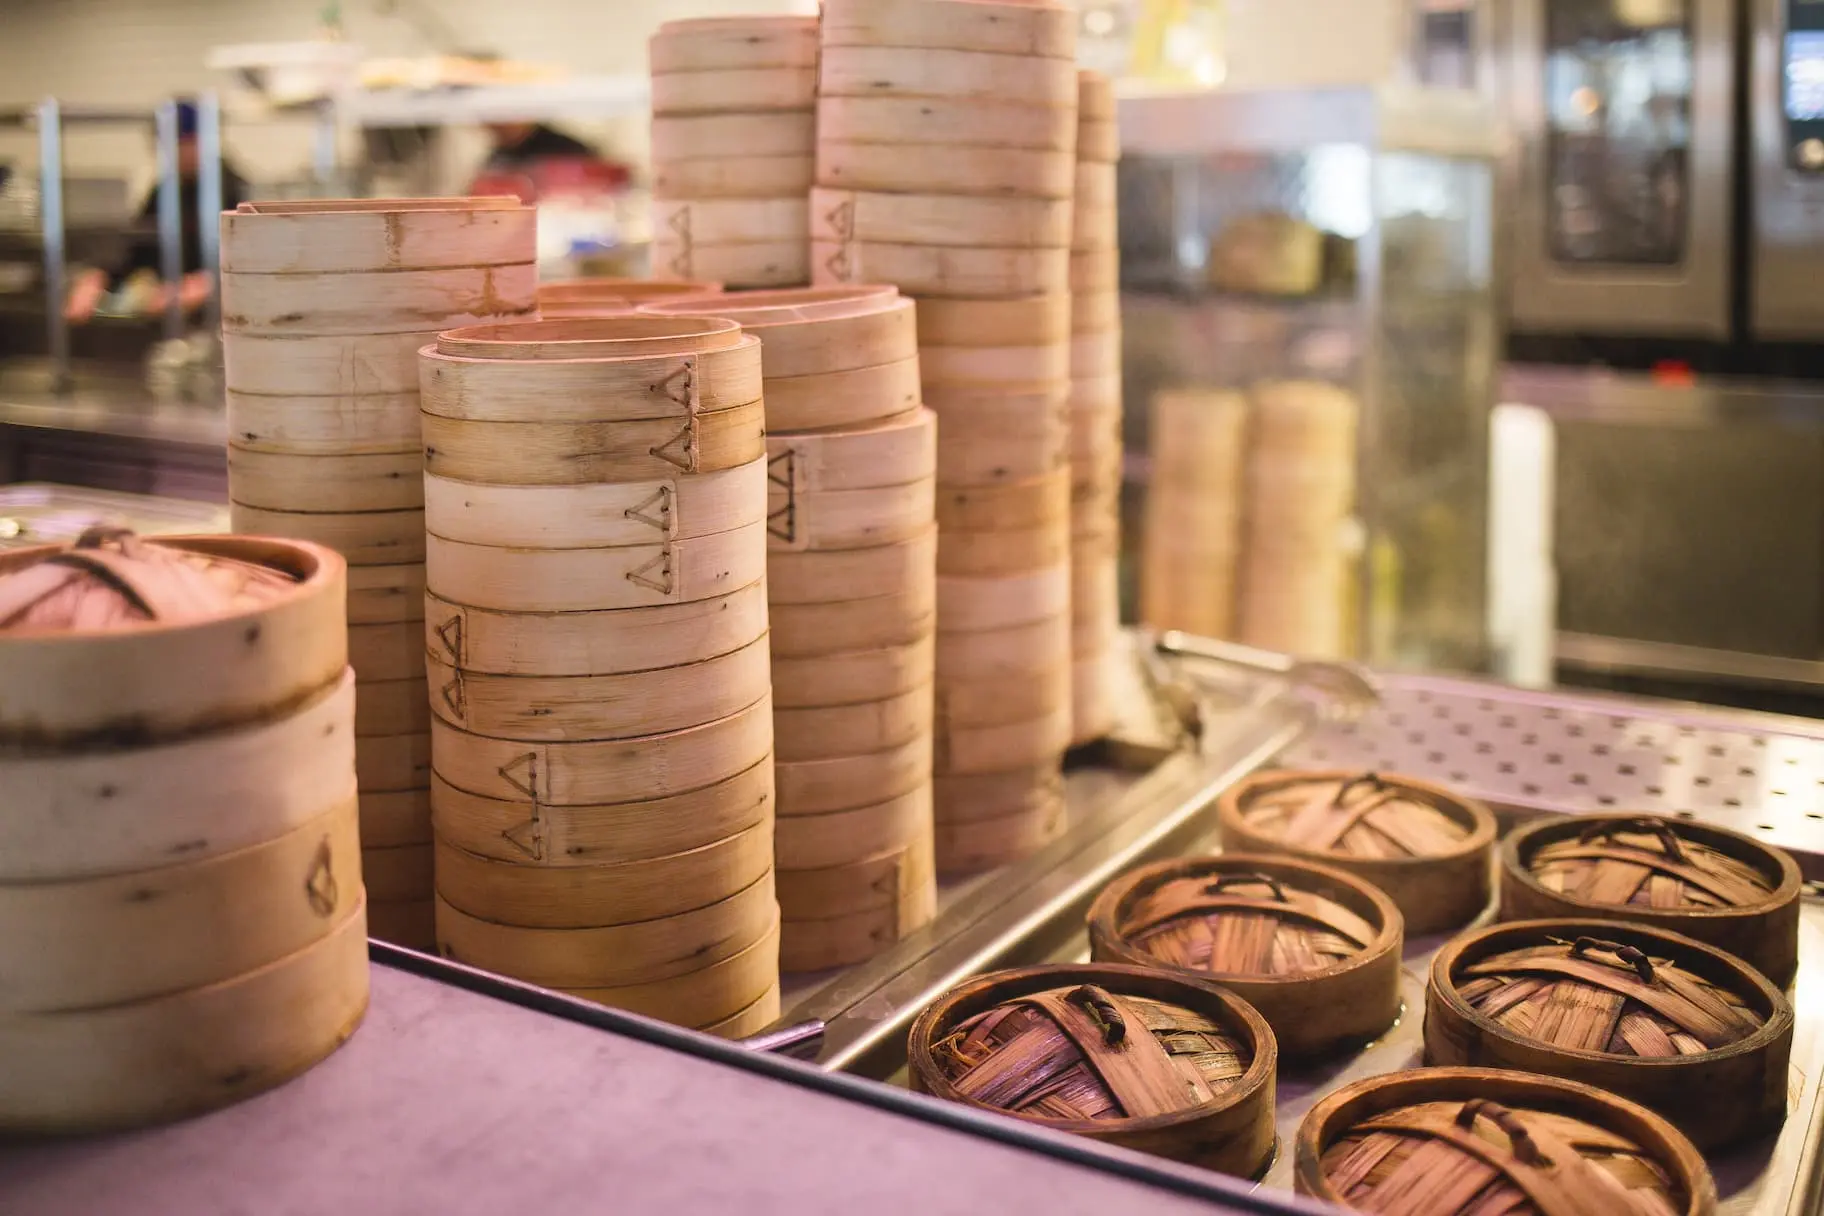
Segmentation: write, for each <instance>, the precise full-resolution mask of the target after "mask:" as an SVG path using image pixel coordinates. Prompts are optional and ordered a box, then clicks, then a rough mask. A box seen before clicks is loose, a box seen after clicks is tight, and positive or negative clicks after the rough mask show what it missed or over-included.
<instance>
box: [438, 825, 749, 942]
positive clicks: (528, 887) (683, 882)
mask: <svg viewBox="0 0 1824 1216" xmlns="http://www.w3.org/2000/svg"><path fill="white" fill-rule="evenodd" d="M436 859H437V862H436V864H437V895H438V898H440V899H442V900H443V901H444V902H445V903H447V904H449V905H450V906H451V907H453V908H457V909H460V910H462V911H465V912H468V913H469V914H470V915H471V916H485V917H486V918H487V919H489V920H497V921H499V922H500V923H501V924H508V925H519V926H521V927H524V928H529V929H587V928H594V927H597V926H600V925H625V924H632V923H635V922H638V921H647V920H657V919H659V918H661V917H666V916H676V915H678V914H679V913H682V912H690V911H694V910H695V909H697V908H701V907H706V906H708V905H709V904H712V903H716V902H718V901H720V900H723V899H726V898H727V897H729V896H730V895H733V894H735V893H736V892H737V891H742V890H745V889H746V888H747V887H749V886H752V885H753V884H754V883H755V882H756V881H758V880H759V879H760V878H761V876H762V875H764V874H766V873H767V871H769V870H771V869H772V865H773V825H772V821H771V820H770V819H768V820H762V821H761V822H760V823H757V824H755V825H754V826H753V827H750V828H747V829H745V830H743V831H741V832H739V833H737V834H736V835H734V836H730V837H728V838H726V839H724V840H718V841H714V842H712V843H710V844H707V845H703V846H701V847H699V848H696V849H692V850H690V851H689V852H686V853H674V854H672V855H671V856H668V857H649V858H645V859H642V860H640V861H628V862H616V863H613V864H606V865H582V866H522V865H517V864H515V863H512V862H502V861H494V860H492V859H489V858H486V857H480V856H477V855H476V854H473V853H467V852H464V851H463V850H462V849H459V848H456V847H455V846H454V845H450V844H447V843H445V842H443V841H439V842H438V843H437V845H436Z"/></svg>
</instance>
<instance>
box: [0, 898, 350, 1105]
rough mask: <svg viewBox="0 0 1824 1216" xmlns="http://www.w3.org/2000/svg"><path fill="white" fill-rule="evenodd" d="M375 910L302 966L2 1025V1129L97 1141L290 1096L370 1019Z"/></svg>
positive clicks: (5, 1017)
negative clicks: (295, 1082) (280, 1091)
mask: <svg viewBox="0 0 1824 1216" xmlns="http://www.w3.org/2000/svg"><path fill="white" fill-rule="evenodd" d="M367 989H368V969H367V917H366V912H365V907H364V904H363V901H361V900H360V899H359V898H357V901H356V903H355V905H354V907H353V909H352V910H351V911H350V912H349V913H348V915H347V916H345V917H344V918H343V920H342V922H341V923H340V924H339V925H337V926H335V927H334V928H333V929H331V930H330V932H329V933H328V934H327V935H325V936H323V937H321V938H319V939H318V940H316V941H315V942H312V943H311V944H310V945H308V946H305V947H304V948H303V949H301V950H299V951H297V952H296V953H294V954H291V955H288V956H286V957H284V958H281V959H276V960H274V961H271V962H269V963H267V964H266V965H264V966H262V967H260V968H258V969H257V970H254V971H249V972H246V973H244V974H242V975H238V976H235V977H233V978H231V979H227V980H224V981H222V982H220V983H217V984H212V985H209V986H207V987H202V988H192V989H189V990H187V991H183V992H176V993H170V994H167V995H162V996H157V997H153V998H151V999H148V1000H143V1001H133V1002H128V1003H126V1004H118V1005H109V1006H103V1007H100V1008H94V1009H80V1010H62V1011H58V1012H54V1013H43V1014H11V1013H7V1014H0V1129H3V1130H5V1131H7V1132H9V1133H14V1134H20V1133H25V1134H33V1135H43V1134H64V1133H73V1132H96V1131H104V1130H109V1129H116V1128H126V1127H134V1126H140V1125H144V1124H148V1123H155V1122H160V1121H165V1120H171V1119H177V1118H181V1117H183V1116H185V1115H191V1114H197V1113H200V1112H202V1111H205V1110H212V1109H215V1108H217V1107H220V1106H224V1105H227V1104H229V1103H232V1102H237V1101H239V1100H241V1099H243V1098H247V1097H251V1096H252V1095H253V1094H256V1093H260V1092H263V1091H265V1090H268V1089H271V1088H273V1087H274V1086H277V1085H280V1084H283V1083H284V1082H286V1081H288V1080H290V1079H291V1078H292V1077H295V1076H297V1075H298V1074H299V1073H302V1072H304V1071H305V1070H307V1069H309V1068H310V1067H312V1066H313V1065H315V1064H316V1063H317V1062H318V1061H320V1060H322V1059H323V1057H325V1056H327V1055H328V1054H329V1053H330V1052H332V1051H334V1050H335V1049H336V1048H337V1047H339V1046H341V1044H342V1042H343V1041H344V1040H345V1039H347V1038H348V1037H349V1035H351V1034H353V1033H354V1031H355V1027H356V1026H358V1025H359V1024H360V1022H361V1017H362V1015H363V1014H364V1013H365V1012H366V1010H367Z"/></svg>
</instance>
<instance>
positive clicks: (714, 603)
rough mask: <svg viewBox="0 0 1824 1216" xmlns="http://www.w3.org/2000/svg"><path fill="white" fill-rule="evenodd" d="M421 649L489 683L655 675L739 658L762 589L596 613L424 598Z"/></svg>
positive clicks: (754, 627)
mask: <svg viewBox="0 0 1824 1216" xmlns="http://www.w3.org/2000/svg"><path fill="white" fill-rule="evenodd" d="M424 627H425V645H426V647H427V649H428V650H429V651H430V653H431V654H432V655H434V656H436V657H437V658H438V659H439V660H440V661H443V662H447V663H450V664H452V665H454V666H457V667H460V668H462V669H463V670H465V671H471V672H486V673H490V674H494V675H544V676H563V675H578V676H584V675H612V674H614V673H615V672H625V671H654V670H658V669H659V668H665V667H676V666H680V665H683V664H687V663H691V662H696V661H699V660H701V659H704V658H713V657H715V656H717V655H723V654H727V653H729V652H730V651H734V650H738V649H740V648H741V647H743V646H745V645H747V644H748V643H750V642H752V641H753V640H754V639H756V638H759V637H762V636H764V635H765V633H766V630H767V610H766V585H765V583H764V582H762V581H761V580H758V579H756V580H754V581H753V582H752V583H749V584H748V585H747V586H745V587H742V588H739V589H737V590H735V591H730V592H727V593H725V594H722V595H717V596H712V597H710V598H708V599H704V600H695V601H691V602H689V603H682V604H661V605H659V606H657V607H652V608H624V609H612V610H607V611H599V612H550V611H544V612H531V613H517V612H490V611H488V610H486V609H482V608H471V607H468V606H466V605H463V604H457V603H452V602H451V601H449V600H446V599H443V598H442V597H440V596H437V595H434V594H427V595H426V597H425V618H424Z"/></svg>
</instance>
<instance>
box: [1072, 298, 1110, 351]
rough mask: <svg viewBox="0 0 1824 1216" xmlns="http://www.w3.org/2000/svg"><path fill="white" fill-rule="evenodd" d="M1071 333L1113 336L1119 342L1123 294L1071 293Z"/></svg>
mask: <svg viewBox="0 0 1824 1216" xmlns="http://www.w3.org/2000/svg"><path fill="white" fill-rule="evenodd" d="M1070 332H1071V333H1073V334H1106V335H1112V336H1113V337H1114V338H1115V340H1117V341H1119V339H1120V334H1121V293H1120V292H1118V291H1073V292H1071V294H1070Z"/></svg>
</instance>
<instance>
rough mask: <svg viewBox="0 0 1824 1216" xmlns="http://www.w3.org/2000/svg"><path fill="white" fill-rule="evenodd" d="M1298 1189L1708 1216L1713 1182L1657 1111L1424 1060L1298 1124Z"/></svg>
mask: <svg viewBox="0 0 1824 1216" xmlns="http://www.w3.org/2000/svg"><path fill="white" fill-rule="evenodd" d="M1296 1154H1297V1156H1296V1161H1295V1167H1294V1168H1295V1170H1296V1185H1297V1188H1298V1190H1299V1192H1300V1193H1301V1194H1305V1195H1314V1196H1316V1197H1318V1198H1320V1199H1325V1200H1329V1201H1330V1202H1332V1203H1339V1204H1342V1205H1344V1206H1346V1207H1351V1208H1358V1209H1361V1210H1363V1211H1372V1212H1399V1213H1401V1214H1402V1216H1455V1214H1456V1213H1464V1212H1473V1213H1479V1214H1490V1213H1536V1214H1537V1216H1614V1214H1617V1213H1633V1214H1637V1216H1646V1214H1647V1213H1653V1214H1655V1216H1674V1214H1677V1216H1708V1214H1709V1213H1712V1212H1714V1211H1715V1210H1716V1202H1717V1196H1716V1183H1715V1181H1714V1180H1713V1179H1712V1178H1711V1176H1710V1171H1709V1169H1708V1167H1706V1166H1705V1164H1704V1159H1703V1158H1702V1157H1701V1156H1700V1155H1699V1154H1698V1151H1697V1149H1696V1148H1695V1147H1694V1146H1693V1145H1692V1144H1691V1142H1690V1141H1689V1140H1687V1139H1685V1137H1683V1136H1681V1135H1680V1134H1679V1133H1678V1132H1677V1131H1676V1130H1674V1129H1673V1128H1672V1127H1671V1126H1670V1125H1669V1124H1667V1123H1666V1121H1665V1120H1663V1119H1660V1118H1658V1117H1657V1116H1655V1115H1653V1114H1652V1113H1651V1112H1650V1111H1647V1110H1645V1109H1643V1108H1641V1107H1639V1106H1636V1105H1635V1104H1634V1103H1632V1102H1626V1101H1623V1100H1622V1099H1620V1098H1617V1097H1615V1096H1614V1095H1613V1094H1607V1093H1604V1092H1602V1091H1601V1090H1598V1089H1594V1088H1591V1087H1590V1086H1587V1085H1578V1084H1574V1083H1572V1082H1569V1081H1559V1080H1554V1079H1551V1078H1548V1077H1541V1076H1533V1075H1530V1074H1527V1073H1512V1072H1498V1071H1495V1070H1492V1069H1478V1068H1427V1069H1421V1070H1419V1071H1416V1072H1405V1073H1396V1074H1393V1075H1391V1076H1382V1077H1372V1078H1369V1079H1368V1080H1365V1081H1358V1082H1356V1083H1355V1084H1353V1085H1348V1086H1345V1087H1344V1088H1342V1089H1340V1090H1337V1091H1336V1092H1335V1093H1333V1094H1331V1095H1330V1096H1329V1097H1327V1098H1325V1099H1324V1100H1323V1101H1322V1102H1320V1103H1318V1105H1317V1106H1316V1107H1314V1108H1313V1109H1312V1111H1311V1113H1310V1114H1309V1115H1307V1116H1305V1120H1304V1123H1303V1124H1302V1125H1301V1126H1300V1127H1299V1130H1298V1140H1297V1147H1296Z"/></svg>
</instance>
